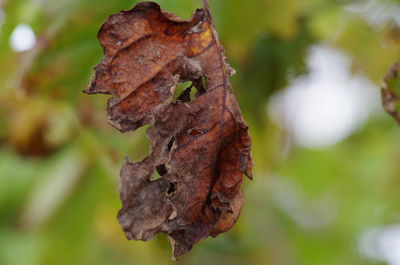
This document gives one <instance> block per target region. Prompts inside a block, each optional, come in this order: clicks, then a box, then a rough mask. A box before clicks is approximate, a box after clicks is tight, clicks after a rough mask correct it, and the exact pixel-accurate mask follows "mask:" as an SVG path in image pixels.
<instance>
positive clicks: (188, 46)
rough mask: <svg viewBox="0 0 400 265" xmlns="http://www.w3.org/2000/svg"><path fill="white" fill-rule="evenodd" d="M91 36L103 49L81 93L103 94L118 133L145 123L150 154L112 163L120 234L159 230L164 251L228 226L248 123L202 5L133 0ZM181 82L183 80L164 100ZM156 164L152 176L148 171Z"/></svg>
mask: <svg viewBox="0 0 400 265" xmlns="http://www.w3.org/2000/svg"><path fill="white" fill-rule="evenodd" d="M98 38H99V40H100V43H101V45H102V46H103V49H104V54H105V56H104V59H103V60H102V61H101V62H100V64H98V65H97V66H96V67H95V68H94V75H93V77H92V80H91V83H90V85H89V87H88V89H87V90H85V92H86V93H88V94H95V93H106V94H112V96H113V97H111V98H110V99H109V101H108V113H107V115H108V119H109V122H110V123H111V125H113V126H114V127H116V128H117V129H119V130H120V131H122V132H125V131H130V130H135V129H137V128H139V127H141V126H143V125H145V124H147V123H149V122H151V123H152V126H151V127H150V128H149V129H148V130H147V132H146V134H147V137H148V139H149V140H150V143H151V148H150V154H149V155H148V156H147V157H146V158H145V159H143V160H142V161H140V162H136V163H132V162H130V161H128V160H126V161H125V163H124V165H123V167H122V169H121V186H120V198H121V201H122V209H121V210H120V211H119V213H118V220H119V222H120V224H121V226H122V228H123V230H124V232H125V234H126V236H127V237H128V239H135V240H145V241H146V240H150V239H151V238H153V237H154V236H155V234H156V233H160V232H161V233H165V234H167V235H168V238H169V240H170V242H171V244H172V246H173V256H174V257H178V256H181V255H183V254H184V253H186V252H188V251H189V250H190V249H191V248H192V246H193V244H195V243H196V242H199V241H201V240H203V239H204V238H206V237H207V236H209V235H211V236H214V237H215V236H217V235H218V234H220V233H222V232H225V231H227V230H229V229H230V228H231V227H232V226H233V225H234V223H235V222H236V220H237V218H238V216H239V213H240V211H241V208H242V206H243V194H242V192H241V191H240V186H241V184H242V176H243V174H246V175H247V176H248V177H249V178H251V168H252V165H253V161H252V158H251V155H250V147H251V140H250V136H249V134H248V132H247V130H248V128H247V126H246V124H245V122H244V121H243V118H242V115H241V113H240V110H239V106H238V104H237V102H236V100H235V98H234V95H233V93H232V92H231V88H230V84H229V82H228V79H227V77H228V75H230V74H232V73H233V70H232V69H231V68H230V67H229V65H228V64H227V63H226V62H225V57H224V54H223V53H224V52H223V48H222V47H221V45H220V43H219V40H218V37H217V34H216V31H215V28H214V25H213V22H212V19H211V16H210V13H209V9H208V4H207V2H206V1H204V7H203V8H202V9H197V10H196V11H195V12H194V13H193V15H192V17H191V18H190V19H189V20H187V21H186V20H182V19H181V18H179V17H177V16H175V15H174V14H171V13H169V12H167V11H164V10H162V9H161V8H160V6H159V5H158V4H156V3H153V2H141V3H139V4H137V5H136V6H135V7H134V8H133V9H131V10H129V11H121V12H119V13H117V14H113V15H111V16H110V17H109V18H108V19H107V20H106V22H105V23H104V24H103V25H102V27H101V29H100V31H99V33H98ZM203 78H204V79H205V82H203V81H202V79H203ZM185 81H192V85H191V87H189V88H187V89H186V90H185V91H184V92H182V94H181V95H180V96H179V97H178V99H177V100H176V101H175V102H173V95H174V92H175V90H176V87H177V85H178V83H181V82H185ZM191 89H196V90H197V93H196V95H195V99H193V100H191V99H190V91H191ZM155 170H157V172H158V173H159V175H160V176H161V178H159V179H157V180H152V177H153V174H154V172H155Z"/></svg>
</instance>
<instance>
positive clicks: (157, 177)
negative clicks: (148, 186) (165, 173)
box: [150, 170, 161, 182]
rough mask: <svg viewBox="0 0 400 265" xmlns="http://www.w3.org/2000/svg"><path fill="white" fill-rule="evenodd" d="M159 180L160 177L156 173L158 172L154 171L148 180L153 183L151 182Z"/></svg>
mask: <svg viewBox="0 0 400 265" xmlns="http://www.w3.org/2000/svg"><path fill="white" fill-rule="evenodd" d="M160 178H161V176H160V174H159V173H158V170H155V171H154V174H153V176H152V177H151V178H150V181H151V182H153V181H156V180H158V179H160Z"/></svg>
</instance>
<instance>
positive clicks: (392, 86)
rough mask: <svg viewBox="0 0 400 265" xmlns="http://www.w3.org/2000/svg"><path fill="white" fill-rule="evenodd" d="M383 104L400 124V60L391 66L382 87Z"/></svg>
mask: <svg viewBox="0 0 400 265" xmlns="http://www.w3.org/2000/svg"><path fill="white" fill-rule="evenodd" d="M381 97H382V105H383V108H384V109H385V110H386V112H387V113H389V114H390V115H392V117H393V118H395V120H396V121H397V123H398V124H399V125H400V61H398V62H396V63H395V64H393V65H392V67H390V69H389V71H388V72H387V74H386V76H385V78H384V82H383V85H382V89H381Z"/></svg>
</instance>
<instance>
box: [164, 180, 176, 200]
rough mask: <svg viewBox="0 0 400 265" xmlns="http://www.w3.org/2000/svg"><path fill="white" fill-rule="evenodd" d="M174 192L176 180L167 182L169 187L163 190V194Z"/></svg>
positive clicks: (169, 194) (168, 194)
mask: <svg viewBox="0 0 400 265" xmlns="http://www.w3.org/2000/svg"><path fill="white" fill-rule="evenodd" d="M175 192H176V182H170V183H169V187H168V189H167V191H166V192H165V195H167V196H168V197H169V196H171V195H173V194H174V193H175Z"/></svg>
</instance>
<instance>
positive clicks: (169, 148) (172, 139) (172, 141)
mask: <svg viewBox="0 0 400 265" xmlns="http://www.w3.org/2000/svg"><path fill="white" fill-rule="evenodd" d="M174 142H175V139H174V137H172V138H171V140H170V141H169V143H168V145H167V148H168V152H169V151H171V149H172V146H173V145H174Z"/></svg>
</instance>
